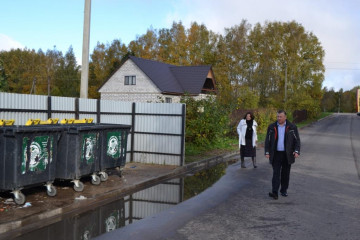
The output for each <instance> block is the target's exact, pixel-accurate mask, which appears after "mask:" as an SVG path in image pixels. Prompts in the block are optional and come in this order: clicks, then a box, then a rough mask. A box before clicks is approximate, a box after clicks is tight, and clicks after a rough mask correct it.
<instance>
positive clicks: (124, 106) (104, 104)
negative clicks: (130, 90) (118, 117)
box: [100, 100, 132, 114]
mask: <svg viewBox="0 0 360 240" xmlns="http://www.w3.org/2000/svg"><path fill="white" fill-rule="evenodd" d="M100 109H101V112H105V113H106V112H113V113H119V112H121V113H129V114H131V112H132V102H120V101H112V100H101V103H100Z"/></svg>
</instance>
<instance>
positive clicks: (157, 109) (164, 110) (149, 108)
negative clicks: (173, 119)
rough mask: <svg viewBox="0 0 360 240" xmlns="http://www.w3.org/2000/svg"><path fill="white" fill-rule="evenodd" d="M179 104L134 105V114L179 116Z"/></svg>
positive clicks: (180, 106) (180, 107)
mask: <svg viewBox="0 0 360 240" xmlns="http://www.w3.org/2000/svg"><path fill="white" fill-rule="evenodd" d="M181 109H182V104H180V103H136V113H150V114H153V113H157V114H181V113H182V110H181Z"/></svg>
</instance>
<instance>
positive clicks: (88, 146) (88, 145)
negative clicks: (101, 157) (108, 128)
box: [85, 138, 94, 160]
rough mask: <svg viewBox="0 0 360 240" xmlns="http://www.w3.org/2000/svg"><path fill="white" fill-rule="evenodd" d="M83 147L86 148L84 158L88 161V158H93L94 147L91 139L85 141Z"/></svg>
mask: <svg viewBox="0 0 360 240" xmlns="http://www.w3.org/2000/svg"><path fill="white" fill-rule="evenodd" d="M85 146H86V153H85V158H86V160H90V158H91V157H92V156H93V147H94V145H93V142H92V141H91V138H87V139H86V142H85Z"/></svg>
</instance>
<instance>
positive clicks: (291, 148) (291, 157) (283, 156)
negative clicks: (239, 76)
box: [265, 110, 300, 199]
mask: <svg viewBox="0 0 360 240" xmlns="http://www.w3.org/2000/svg"><path fill="white" fill-rule="evenodd" d="M299 155H300V137H299V132H298V129H297V127H296V125H295V124H293V123H291V122H290V121H288V120H287V119H286V112H285V111H284V110H279V111H278V112H277V121H276V122H274V123H272V124H270V125H269V127H268V129H267V134H266V138H265V156H266V158H268V159H269V161H270V164H271V165H272V168H273V177H272V191H271V192H269V196H270V197H272V198H274V199H278V191H279V188H280V186H281V188H280V193H281V196H283V197H287V196H288V194H287V189H288V187H289V180H290V169H291V164H293V163H294V162H295V158H297V157H299Z"/></svg>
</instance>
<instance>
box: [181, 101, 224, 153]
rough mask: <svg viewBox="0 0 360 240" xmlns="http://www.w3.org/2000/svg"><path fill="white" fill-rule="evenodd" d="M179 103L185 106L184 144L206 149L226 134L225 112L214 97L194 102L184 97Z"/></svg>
mask: <svg viewBox="0 0 360 240" xmlns="http://www.w3.org/2000/svg"><path fill="white" fill-rule="evenodd" d="M181 102H182V103H185V104H186V135H185V136H186V142H191V143H192V144H194V145H197V146H202V147H206V146H209V145H211V144H214V143H216V142H217V141H219V140H220V139H221V138H222V137H224V136H225V135H226V134H227V132H228V121H229V119H228V114H227V110H226V108H224V106H222V105H221V104H220V103H219V102H218V101H217V100H216V98H215V97H212V96H209V97H207V98H205V99H201V100H195V99H194V98H192V97H190V96H185V97H183V98H182V99H181Z"/></svg>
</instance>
